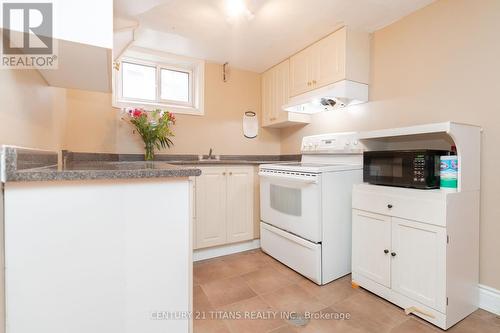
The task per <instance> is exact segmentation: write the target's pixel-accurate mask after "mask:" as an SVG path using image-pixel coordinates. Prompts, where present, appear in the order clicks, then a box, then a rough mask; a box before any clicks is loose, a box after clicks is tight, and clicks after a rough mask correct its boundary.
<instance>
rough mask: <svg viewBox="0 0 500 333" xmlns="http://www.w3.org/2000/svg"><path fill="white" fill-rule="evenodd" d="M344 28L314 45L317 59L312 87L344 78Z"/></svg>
mask: <svg viewBox="0 0 500 333" xmlns="http://www.w3.org/2000/svg"><path fill="white" fill-rule="evenodd" d="M345 45H346V33H345V29H342V30H339V31H337V32H335V33H334V34H332V35H330V36H328V37H326V38H324V39H322V40H321V41H319V42H318V43H317V45H316V47H315V52H316V53H317V54H316V59H317V61H318V66H317V74H316V76H315V79H314V82H315V84H314V88H318V87H322V86H325V85H328V84H331V83H334V82H337V81H340V80H343V79H345V61H346V59H345V51H346V50H345Z"/></svg>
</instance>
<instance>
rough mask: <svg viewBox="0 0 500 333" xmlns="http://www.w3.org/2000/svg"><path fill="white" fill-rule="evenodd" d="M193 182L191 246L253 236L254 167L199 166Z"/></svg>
mask: <svg viewBox="0 0 500 333" xmlns="http://www.w3.org/2000/svg"><path fill="white" fill-rule="evenodd" d="M200 169H201V170H202V174H201V176H199V177H196V184H195V213H194V225H195V240H194V248H195V249H201V248H206V247H211V246H217V245H223V244H229V243H236V242H241V241H246V240H251V239H253V238H254V217H253V212H254V173H255V171H254V167H252V166H241V167H240V166H229V167H219V166H213V167H212V166H210V167H201V168H200Z"/></svg>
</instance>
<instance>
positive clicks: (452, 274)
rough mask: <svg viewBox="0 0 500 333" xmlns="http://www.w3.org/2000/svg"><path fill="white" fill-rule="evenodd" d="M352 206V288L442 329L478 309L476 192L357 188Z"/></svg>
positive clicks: (477, 204) (354, 191)
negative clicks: (418, 210) (361, 289)
mask: <svg viewBox="0 0 500 333" xmlns="http://www.w3.org/2000/svg"><path fill="white" fill-rule="evenodd" d="M422 202H428V203H429V204H428V205H427V207H428V208H427V209H428V210H427V211H426V212H421V213H417V212H416V210H415V207H414V205H415V203H416V204H420V203H422ZM412 203H414V204H413V205H412ZM352 205H353V213H352V279H353V282H354V283H356V284H358V285H360V286H361V287H363V288H366V289H368V290H370V291H372V292H373V293H375V294H377V295H379V296H381V297H383V298H385V299H387V300H389V301H391V302H393V303H395V304H397V305H399V306H400V307H402V308H404V309H405V310H406V312H407V313H412V314H414V315H417V316H419V317H421V318H423V319H425V320H427V321H429V322H431V323H433V324H434V325H436V326H439V327H440V328H443V329H448V328H449V327H451V326H453V325H454V324H455V323H457V322H458V321H460V320H462V319H463V318H465V317H466V316H467V315H469V314H470V313H472V312H473V311H475V310H476V309H477V302H478V275H479V274H478V266H479V265H478V257H479V253H478V243H479V240H478V238H479V237H478V230H479V228H478V226H479V218H478V215H477V214H476V212H478V209H479V192H468V193H461V192H455V193H451V192H448V193H447V192H444V191H439V190H437V191H425V190H413V189H402V188H388V187H381V186H374V185H367V184H360V185H355V186H354V190H353V200H352ZM421 209H426V208H425V207H424V206H422V207H421ZM381 212H383V213H381ZM406 216H407V218H405V217H406ZM439 217H440V218H439Z"/></svg>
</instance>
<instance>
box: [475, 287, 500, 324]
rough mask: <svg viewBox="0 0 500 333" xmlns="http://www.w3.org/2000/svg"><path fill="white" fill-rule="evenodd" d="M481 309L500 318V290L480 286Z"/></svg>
mask: <svg viewBox="0 0 500 333" xmlns="http://www.w3.org/2000/svg"><path fill="white" fill-rule="evenodd" d="M479 307H480V308H481V309H483V310H486V311H489V312H492V313H494V314H496V315H498V316H500V290H497V289H495V288H491V287H488V286H485V285H483V284H479Z"/></svg>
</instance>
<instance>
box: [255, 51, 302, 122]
mask: <svg viewBox="0 0 500 333" xmlns="http://www.w3.org/2000/svg"><path fill="white" fill-rule="evenodd" d="M289 78H290V61H289V60H285V61H283V62H282V63H280V64H278V65H276V66H274V67H273V68H271V69H269V70H268V71H266V72H264V73H263V74H262V85H261V86H262V115H263V116H262V125H263V126H264V127H285V126H289V125H293V124H300V123H309V122H310V121H311V119H310V116H309V115H306V114H300V113H292V112H285V111H283V109H282V106H283V105H284V104H286V103H288V98H289V96H290V89H289Z"/></svg>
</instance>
